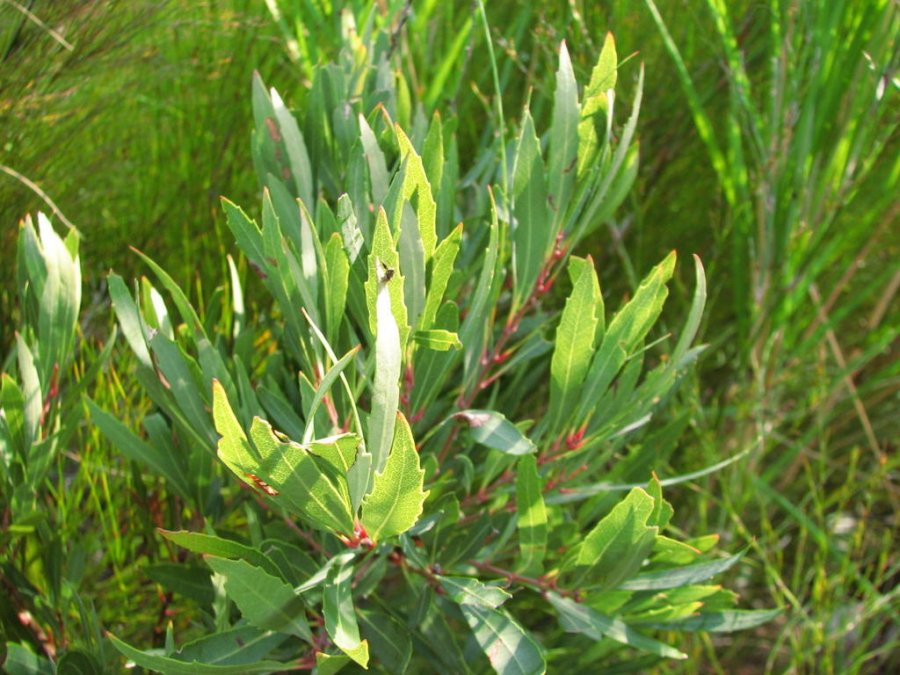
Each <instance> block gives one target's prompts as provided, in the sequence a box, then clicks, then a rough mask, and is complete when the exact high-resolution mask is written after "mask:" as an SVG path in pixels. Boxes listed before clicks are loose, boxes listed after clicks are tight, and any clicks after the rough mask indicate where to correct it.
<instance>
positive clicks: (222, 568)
mask: <svg viewBox="0 0 900 675" xmlns="http://www.w3.org/2000/svg"><path fill="white" fill-rule="evenodd" d="M206 563H207V564H208V565H209V566H210V567H211V568H212V569H213V571H214V572H217V573H218V574H221V575H222V576H223V577H225V590H226V591H227V593H228V597H229V598H230V599H231V600H233V601H234V604H235V605H237V607H238V609H240V610H241V614H243V615H244V618H245V619H246V620H247V621H248V622H250V623H251V624H252V625H254V626H256V627H257V628H263V629H266V630H274V631H278V632H279V633H287V634H288V635H296V636H297V637H299V638H301V639H303V640H306V641H307V642H311V641H312V635H311V633H310V630H309V625H308V624H307V622H306V612H305V605H304V602H303V599H302V598H301V597H300V596H299V595H297V594H296V593H294V589H292V588H291V587H290V586H289V585H288V584H286V583H285V582H284V581H282V580H281V579H279V578H278V577H275V576H272V575H271V574H269V573H268V572H266V571H265V570H263V569H262V568H260V567H256V566H254V565H251V564H250V563H248V562H246V561H244V560H229V559H227V558H216V557H213V556H209V557H207V558H206Z"/></svg>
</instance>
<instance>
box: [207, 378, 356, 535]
mask: <svg viewBox="0 0 900 675" xmlns="http://www.w3.org/2000/svg"><path fill="white" fill-rule="evenodd" d="M213 418H214V419H215V422H216V430H217V431H218V432H219V433H220V434H221V435H222V438H221V439H220V440H219V458H220V459H221V460H222V461H223V462H225V464H226V465H227V466H228V468H229V469H231V470H232V471H233V472H234V473H235V474H237V476H238V477H239V478H240V479H241V480H243V481H244V482H245V483H247V484H248V485H251V486H253V487H255V488H256V489H258V490H261V491H262V492H264V493H265V494H266V495H268V496H269V497H270V498H272V499H273V500H274V501H275V502H276V503H278V504H279V505H281V506H282V507H284V508H285V509H287V510H288V511H289V512H291V513H293V514H294V515H298V516H303V517H304V518H306V519H307V520H308V521H309V522H310V524H311V525H313V526H315V527H318V528H320V529H324V530H331V531H333V532H337V533H341V534H349V533H351V532H352V531H353V516H352V515H351V508H350V494H349V490H348V487H347V481H346V478H344V477H343V476H340V475H338V473H337V471H336V470H335V469H334V468H333V467H332V466H331V464H329V463H328V462H326V461H325V460H323V459H319V458H317V457H315V456H313V455H311V454H310V453H309V452H308V451H307V450H306V448H304V447H303V446H302V445H300V444H299V443H294V442H292V441H287V442H283V441H281V440H279V439H278V438H276V436H275V434H274V432H273V431H272V427H271V426H270V425H269V423H268V422H265V421H264V420H261V419H260V418H258V417H257V418H254V420H253V425H252V427H251V431H250V434H251V436H252V437H253V444H254V445H255V446H256V447H255V448H254V447H253V445H251V444H250V441H249V440H248V439H247V436H246V434H245V433H244V430H243V429H242V428H241V426H240V424H239V423H238V421H237V418H236V417H235V416H234V412H233V411H232V410H231V406H230V405H229V403H228V399H227V397H226V396H225V391H224V390H223V389H222V386H221V385H220V384H219V383H218V381H215V380H214V381H213ZM257 450H258V452H257Z"/></svg>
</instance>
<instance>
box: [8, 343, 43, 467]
mask: <svg viewBox="0 0 900 675" xmlns="http://www.w3.org/2000/svg"><path fill="white" fill-rule="evenodd" d="M16 355H17V356H18V362H19V377H20V378H21V379H22V388H21V392H22V399H23V401H24V406H23V408H22V414H23V416H24V420H25V426H24V431H25V439H26V441H27V444H28V447H25V448H23V449H25V450H30V449H31V448H30V446H31V445H32V444H33V443H34V442H36V441H37V440H38V429H39V428H40V425H41V410H42V407H43V404H44V397H43V394H42V393H41V380H40V376H39V375H38V369H37V365H36V363H35V358H34V355H33V354H32V353H31V350H30V349H29V348H28V343H26V342H25V338H24V337H22V335H20V334H19V333H16ZM45 384H49V383H48V382H45Z"/></svg>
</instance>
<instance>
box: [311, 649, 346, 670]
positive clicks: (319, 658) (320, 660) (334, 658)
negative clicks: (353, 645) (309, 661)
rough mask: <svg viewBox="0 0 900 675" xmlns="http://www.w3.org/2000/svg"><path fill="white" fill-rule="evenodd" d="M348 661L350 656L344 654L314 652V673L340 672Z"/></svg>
mask: <svg viewBox="0 0 900 675" xmlns="http://www.w3.org/2000/svg"><path fill="white" fill-rule="evenodd" d="M348 663H350V657H349V656H347V655H346V654H326V653H325V652H316V675H333V674H334V673H337V672H340V671H341V669H343V667H344V666H346V665H347V664H348Z"/></svg>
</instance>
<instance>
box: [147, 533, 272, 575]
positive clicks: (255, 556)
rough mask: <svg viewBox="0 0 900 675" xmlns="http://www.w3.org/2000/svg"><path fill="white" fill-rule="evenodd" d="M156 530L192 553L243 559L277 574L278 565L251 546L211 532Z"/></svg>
mask: <svg viewBox="0 0 900 675" xmlns="http://www.w3.org/2000/svg"><path fill="white" fill-rule="evenodd" d="M158 532H159V533H160V534H161V535H162V536H164V537H165V538H166V539H168V540H169V541H171V542H174V543H175V544H177V545H178V546H181V547H182V548H186V549H187V550H189V551H193V552H194V553H204V554H208V555H210V556H215V557H217V558H229V559H231V560H244V561H246V562H248V563H250V564H251V565H254V566H255V567H259V568H261V569H262V570H264V571H265V572H268V573H269V574H273V575H277V574H278V567H277V566H276V565H275V563H273V562H272V561H271V560H270V559H269V558H268V557H267V556H265V555H264V554H263V553H260V551H259V550H258V549H255V548H253V547H252V546H246V545H244V544H242V543H240V542H237V541H232V540H231V539H223V538H222V537H216V536H215V535H211V534H203V533H202V532H188V531H186V530H178V531H172V530H162V529H161V530H158Z"/></svg>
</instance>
